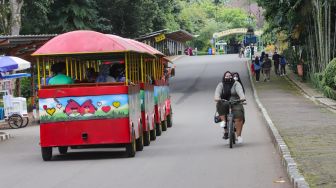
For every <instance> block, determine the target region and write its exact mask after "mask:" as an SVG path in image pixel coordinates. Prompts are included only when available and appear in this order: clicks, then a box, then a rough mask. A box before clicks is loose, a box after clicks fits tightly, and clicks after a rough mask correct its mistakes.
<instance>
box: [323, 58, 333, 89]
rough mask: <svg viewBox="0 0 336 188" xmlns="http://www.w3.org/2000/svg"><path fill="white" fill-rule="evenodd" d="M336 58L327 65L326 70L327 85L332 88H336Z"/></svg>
mask: <svg viewBox="0 0 336 188" xmlns="http://www.w3.org/2000/svg"><path fill="white" fill-rule="evenodd" d="M335 77H336V58H335V59H333V60H332V61H331V62H330V63H329V64H328V66H327V68H326V70H325V71H324V79H325V85H327V86H328V87H330V88H332V89H336V82H335Z"/></svg>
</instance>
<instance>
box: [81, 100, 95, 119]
mask: <svg viewBox="0 0 336 188" xmlns="http://www.w3.org/2000/svg"><path fill="white" fill-rule="evenodd" d="M96 110H97V108H96V107H95V106H94V105H93V104H92V100H91V99H89V100H86V101H85V102H84V103H83V104H82V106H81V107H80V110H79V112H80V114H81V115H82V116H84V115H92V114H94V113H95V112H96Z"/></svg>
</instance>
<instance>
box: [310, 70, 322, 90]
mask: <svg viewBox="0 0 336 188" xmlns="http://www.w3.org/2000/svg"><path fill="white" fill-rule="evenodd" d="M309 78H310V81H311V83H312V84H313V85H314V86H315V87H316V88H318V89H320V90H323V87H324V85H325V84H324V73H311V74H310V76H309Z"/></svg>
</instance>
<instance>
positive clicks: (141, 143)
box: [136, 135, 144, 151]
mask: <svg viewBox="0 0 336 188" xmlns="http://www.w3.org/2000/svg"><path fill="white" fill-rule="evenodd" d="M143 147H144V138H143V135H140V136H139V138H138V139H137V140H136V150H137V151H142V150H143Z"/></svg>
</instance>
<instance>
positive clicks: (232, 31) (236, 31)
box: [213, 28, 262, 38]
mask: <svg viewBox="0 0 336 188" xmlns="http://www.w3.org/2000/svg"><path fill="white" fill-rule="evenodd" d="M232 34H247V28H236V29H229V30H225V31H222V32H219V33H214V34H213V38H220V37H224V36H227V35H232ZM261 34H262V31H260V30H259V31H256V32H255V35H257V36H260V35H261Z"/></svg>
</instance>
